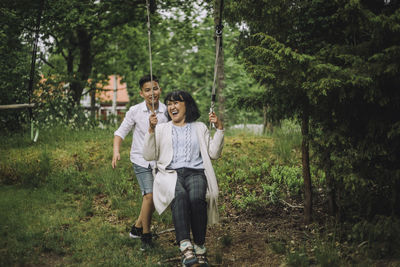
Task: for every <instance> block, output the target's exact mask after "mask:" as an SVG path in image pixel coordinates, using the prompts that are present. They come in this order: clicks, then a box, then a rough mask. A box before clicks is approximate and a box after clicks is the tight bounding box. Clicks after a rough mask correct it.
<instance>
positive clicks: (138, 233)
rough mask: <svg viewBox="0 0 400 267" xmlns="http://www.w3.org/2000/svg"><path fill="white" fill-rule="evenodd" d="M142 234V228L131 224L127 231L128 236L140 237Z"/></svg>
mask: <svg viewBox="0 0 400 267" xmlns="http://www.w3.org/2000/svg"><path fill="white" fill-rule="evenodd" d="M142 234H143V228H138V227H136V226H135V225H132V229H131V231H130V232H129V237H130V238H141V237H142Z"/></svg>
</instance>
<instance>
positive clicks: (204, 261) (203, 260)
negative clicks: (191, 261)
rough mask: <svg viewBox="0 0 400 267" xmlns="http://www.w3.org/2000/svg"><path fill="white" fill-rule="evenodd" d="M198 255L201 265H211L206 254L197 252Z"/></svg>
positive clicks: (204, 266)
mask: <svg viewBox="0 0 400 267" xmlns="http://www.w3.org/2000/svg"><path fill="white" fill-rule="evenodd" d="M196 257H197V260H198V262H199V266H200V267H208V266H210V265H208V260H207V257H206V254H203V255H199V254H196Z"/></svg>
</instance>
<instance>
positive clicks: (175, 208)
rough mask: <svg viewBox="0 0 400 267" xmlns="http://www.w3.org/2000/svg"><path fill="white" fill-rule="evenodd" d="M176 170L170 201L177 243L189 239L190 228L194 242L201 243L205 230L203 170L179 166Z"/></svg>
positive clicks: (204, 179) (203, 239)
mask: <svg viewBox="0 0 400 267" xmlns="http://www.w3.org/2000/svg"><path fill="white" fill-rule="evenodd" d="M176 172H177V176H178V179H177V181H176V187H175V198H174V200H173V201H172V203H171V210H172V220H173V222H174V226H175V235H176V241H177V242H178V244H179V242H180V241H182V240H184V239H189V240H190V229H192V234H193V241H194V243H195V244H197V245H203V244H204V242H205V238H206V230H207V202H206V190H207V179H206V176H205V174H204V170H203V169H201V170H197V169H189V168H180V169H176Z"/></svg>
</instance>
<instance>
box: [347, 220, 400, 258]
mask: <svg viewBox="0 0 400 267" xmlns="http://www.w3.org/2000/svg"><path fill="white" fill-rule="evenodd" d="M399 236H400V220H399V219H398V218H396V217H392V216H391V217H385V216H376V217H375V218H374V219H373V220H372V221H366V220H364V221H361V222H359V223H356V224H355V225H354V226H353V227H352V232H351V234H350V235H349V239H350V241H353V242H354V243H356V244H363V242H366V246H364V248H365V250H366V253H367V254H368V255H369V256H370V257H372V258H376V259H380V258H384V257H388V256H396V257H399V256H400V239H399ZM364 244H365V243H364Z"/></svg>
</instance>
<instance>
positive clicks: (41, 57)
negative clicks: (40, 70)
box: [39, 54, 55, 69]
mask: <svg viewBox="0 0 400 267" xmlns="http://www.w3.org/2000/svg"><path fill="white" fill-rule="evenodd" d="M39 58H40V60H41V61H43V62H44V63H45V64H47V65H48V66H50V67H51V68H52V69H55V67H54V66H53V64H51V63H50V62H48V61H47V60H46V59H45V58H44V57H43V55H42V54H40V57H39Z"/></svg>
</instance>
